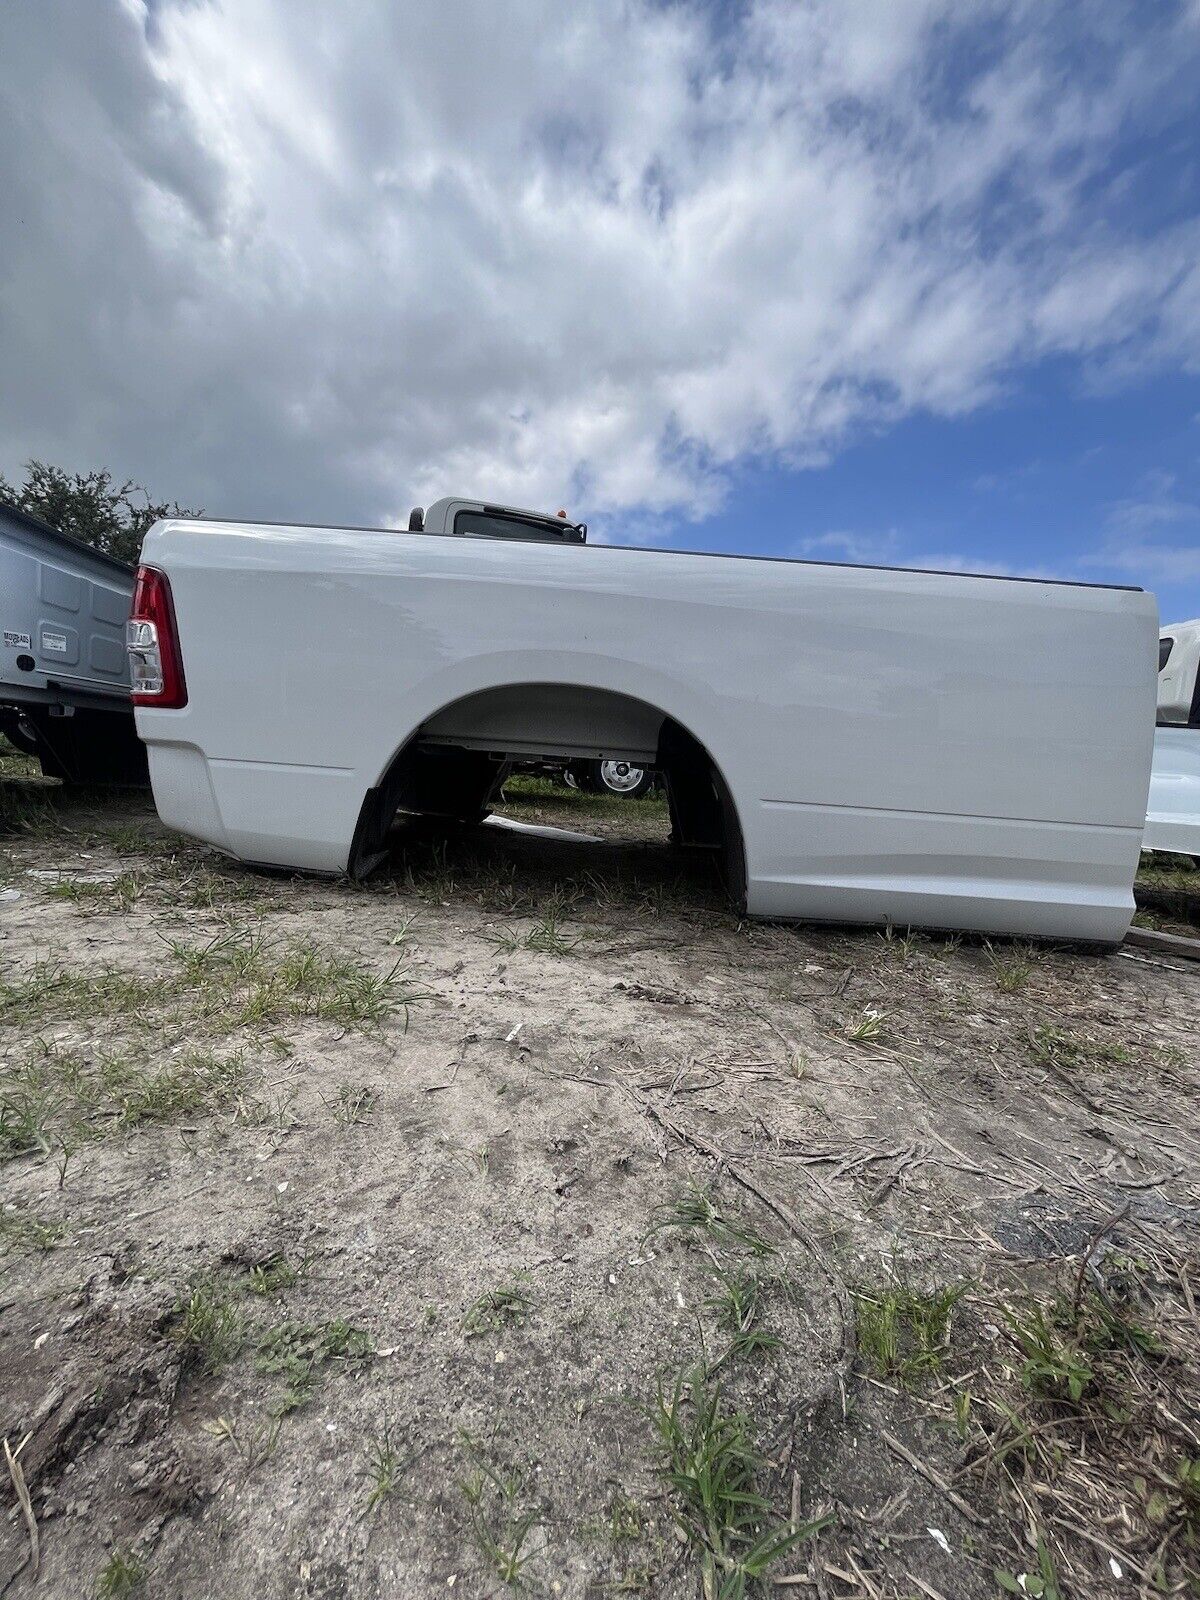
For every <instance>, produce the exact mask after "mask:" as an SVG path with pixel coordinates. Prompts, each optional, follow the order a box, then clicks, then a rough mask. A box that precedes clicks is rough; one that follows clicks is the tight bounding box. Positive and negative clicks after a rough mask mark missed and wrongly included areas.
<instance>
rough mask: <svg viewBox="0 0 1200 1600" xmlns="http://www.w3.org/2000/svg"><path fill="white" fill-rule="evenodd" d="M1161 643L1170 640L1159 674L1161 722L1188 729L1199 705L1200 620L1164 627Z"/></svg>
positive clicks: (1160, 636) (1159, 717)
mask: <svg viewBox="0 0 1200 1600" xmlns="http://www.w3.org/2000/svg"><path fill="white" fill-rule="evenodd" d="M1158 637H1159V640H1160V642H1162V641H1165V640H1168V639H1169V640H1170V642H1171V647H1170V652H1169V654H1168V656H1167V659H1166V661H1165V662H1164V663H1163V665H1162V666H1161V667H1160V668H1159V673H1158V720H1159V722H1160V723H1163V722H1169V723H1173V724H1175V725H1177V726H1180V727H1186V726H1187V725H1188V723H1189V721H1190V720H1191V718H1192V716H1193V714H1194V712H1195V710H1196V706H1197V699H1196V680H1197V677H1198V676H1200V621H1192V622H1177V623H1175V624H1173V625H1172V626H1171V627H1169V628H1163V630H1162V631H1161V633H1160V634H1159V636H1158Z"/></svg>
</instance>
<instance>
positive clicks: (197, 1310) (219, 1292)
mask: <svg viewBox="0 0 1200 1600" xmlns="http://www.w3.org/2000/svg"><path fill="white" fill-rule="evenodd" d="M174 1314H175V1318H176V1321H175V1326H174V1337H175V1338H176V1340H177V1341H178V1342H179V1344H181V1345H182V1346H183V1349H184V1352H185V1356H186V1357H187V1358H188V1359H189V1360H192V1361H195V1362H197V1363H198V1364H199V1366H200V1367H201V1368H202V1369H203V1370H204V1371H205V1372H210V1373H211V1372H219V1371H220V1370H221V1368H222V1367H225V1366H228V1364H229V1363H230V1362H231V1361H232V1360H233V1359H234V1358H235V1357H236V1356H238V1355H239V1354H240V1353H241V1350H242V1346H243V1345H244V1344H245V1341H246V1329H245V1323H244V1320H243V1317H242V1312H241V1308H240V1307H239V1305H238V1303H237V1300H236V1299H235V1298H234V1296H233V1293H232V1292H231V1290H230V1287H229V1285H228V1284H226V1283H223V1282H221V1281H220V1280H219V1279H217V1278H215V1277H212V1276H205V1277H202V1278H199V1279H197V1280H196V1281H195V1282H194V1283H193V1284H192V1285H191V1287H190V1288H189V1289H187V1290H185V1291H184V1293H183V1294H181V1295H180V1297H179V1299H178V1300H177V1301H176V1302H175V1313H174Z"/></svg>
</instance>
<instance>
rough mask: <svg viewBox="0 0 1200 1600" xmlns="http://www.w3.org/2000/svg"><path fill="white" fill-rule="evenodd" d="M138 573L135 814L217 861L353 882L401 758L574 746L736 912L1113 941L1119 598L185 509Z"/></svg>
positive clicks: (1141, 599)
mask: <svg viewBox="0 0 1200 1600" xmlns="http://www.w3.org/2000/svg"><path fill="white" fill-rule="evenodd" d="M143 561H144V562H146V563H148V564H150V565H152V566H154V567H156V568H158V569H160V570H161V571H163V572H164V573H165V574H166V575H167V577H168V579H169V582H170V586H171V590H172V593H173V597H174V607H175V614H176V617H177V621H178V637H179V641H180V645H181V651H182V659H183V666H184V671H185V675H186V681H187V692H188V700H187V704H186V706H184V707H183V708H182V709H180V710H165V709H160V708H156V707H153V706H140V707H139V708H138V710H137V725H138V730H139V732H140V734H141V736H142V738H143V739H144V740H145V741H146V744H147V746H148V749H149V757H150V770H151V777H152V781H153V785H154V793H155V799H156V802H157V804H158V808H159V811H160V813H161V815H162V817H163V819H164V821H166V822H167V823H169V824H171V825H173V826H175V827H177V828H179V829H181V830H182V831H184V832H186V833H190V834H193V835H195V836H197V837H199V838H201V839H206V840H209V841H211V842H212V843H213V844H215V845H218V846H220V847H221V848H222V849H224V850H227V851H229V852H231V853H232V854H233V855H235V856H238V857H241V858H243V859H245V860H248V861H252V862H260V863H269V864H275V865H280V866H287V867H295V868H306V869H313V870H316V871H321V872H329V873H339V872H344V871H346V870H348V869H349V870H354V869H356V867H360V866H361V865H362V864H363V862H364V861H365V860H366V858H367V855H368V853H369V852H368V851H367V849H366V846H365V843H364V841H365V840H366V839H367V835H368V834H371V835H372V836H373V842H374V843H376V844H377V843H378V842H379V837H380V835H381V830H382V828H383V827H384V826H386V821H387V820H390V816H391V812H392V810H394V805H395V803H396V801H397V797H399V800H400V803H402V804H405V805H406V806H408V808H410V809H418V810H419V809H425V806H424V804H423V803H422V802H421V800H420V796H421V794H423V793H428V792H430V791H429V790H428V788H424V789H423V788H422V787H421V783H417V782H409V781H408V780H406V779H404V778H403V775H402V769H405V770H407V768H406V764H408V765H411V764H412V763H413V762H423V763H425V764H426V766H425V767H424V768H422V771H423V772H424V771H426V770H427V769H428V770H430V771H436V772H437V773H439V774H440V773H444V772H445V771H449V770H452V769H450V768H448V767H446V766H445V761H446V760H447V759H449V754H453V755H454V756H455V759H457V760H460V762H461V763H462V765H463V770H464V771H467V770H468V769H469V770H470V771H472V772H474V771H475V768H474V767H472V766H471V765H470V763H471V762H472V761H483V760H489V759H491V758H493V757H496V758H499V757H503V756H509V757H515V756H518V755H521V756H528V755H531V754H532V755H546V756H549V755H559V754H569V755H570V754H573V755H580V756H588V757H603V758H610V757H611V758H627V759H636V760H637V761H638V762H639V763H644V762H652V763H653V764H655V765H659V766H661V767H663V768H664V769H666V770H667V774H668V784H669V786H672V787H673V790H674V794H673V801H677V802H678V804H676V806H675V810H676V812H677V813H678V815H677V823H678V822H680V820H682V823H683V827H682V830H681V831H682V832H683V833H684V834H685V836H686V835H687V834H688V833H689V832H691V831H694V832H696V833H697V834H698V835H699V836H700V842H706V843H714V844H715V843H717V842H718V841H717V840H716V839H714V838H713V837H712V836H711V832H712V830H711V826H710V825H711V823H712V819H713V817H714V816H715V817H718V818H719V821H720V825H721V832H722V837H721V841H720V842H721V843H722V846H723V848H724V851H725V855H726V860H727V866H728V876H729V881H730V886H731V892H732V893H733V896H734V898H735V900H740V901H741V902H742V903H743V904H744V908H745V909H746V910H747V911H748V912H749V913H750V914H751V915H754V916H763V917H787V918H800V917H802V918H816V919H822V920H826V919H829V920H846V921H854V922H872V923H883V922H886V921H891V922H893V923H895V924H898V925H901V926H903V925H926V926H936V927H943V928H963V929H978V930H982V931H987V932H997V933H1011V934H1021V935H1049V936H1055V937H1069V938H1081V939H1088V940H1098V941H1106V942H1107V941H1116V940H1119V939H1120V938H1121V937H1122V936H1123V934H1124V932H1125V929H1126V926H1127V924H1128V922H1129V919H1130V916H1131V913H1132V910H1133V896H1132V886H1133V877H1134V872H1135V870H1136V866H1137V860H1138V852H1139V849H1140V846H1141V842H1142V829H1143V824H1144V821H1145V818H1146V798H1147V787H1148V781H1149V774H1150V762H1151V748H1152V743H1153V736H1154V711H1155V661H1156V651H1157V640H1158V621H1157V614H1156V608H1155V603H1154V599H1153V597H1152V596H1150V595H1146V594H1143V593H1141V592H1140V591H1135V590H1125V589H1115V588H1103V587H1092V586H1083V585H1065V584H1051V583H1040V582H1026V581H1020V580H1010V579H998V578H984V577H971V576H964V575H962V574H957V573H927V572H911V571H900V570H893V569H882V568H862V567H846V566H834V565H824V564H816V563H808V562H791V561H776V560H766V559H753V558H737V557H722V556H711V555H696V554H684V553H680V552H663V551H650V550H642V549H628V548H623V547H605V546H595V545H586V544H563V545H554V544H545V543H522V542H520V541H519V540H513V539H499V538H497V539H491V538H466V537H461V536H456V535H455V534H453V533H400V532H392V531H375V530H361V529H345V528H311V527H302V526H276V525H253V524H236V523H222V522H204V521H193V520H188V521H174V520H167V521H163V522H160V523H158V524H156V526H155V527H154V528H153V529H152V530H151V532H150V533H149V535H148V536H147V539H146V542H145V548H144V551H143ZM464 752H465V753H466V754H463V753H464ZM448 753H449V754H448ZM439 763H441V764H439ZM497 770H498V768H497ZM422 781H423V780H422ZM406 785H407V786H406ZM702 791H703V792H702ZM414 796H416V797H417V798H416V800H415V801H414V798H413V797H414ZM468 798H469V799H472V797H468ZM480 798H481V795H480V794H474V795H473V799H472V803H474V802H477V801H478V800H479V799H480ZM433 809H443V808H442V807H441V806H440V805H439V806H435V807H433ZM470 809H471V806H470V804H468V805H465V806H464V812H465V813H466V812H469V811H470ZM381 819H383V820H381ZM689 819H690V820H689ZM693 822H694V823H695V828H694V830H693V829H692V826H691V824H692V823H693Z"/></svg>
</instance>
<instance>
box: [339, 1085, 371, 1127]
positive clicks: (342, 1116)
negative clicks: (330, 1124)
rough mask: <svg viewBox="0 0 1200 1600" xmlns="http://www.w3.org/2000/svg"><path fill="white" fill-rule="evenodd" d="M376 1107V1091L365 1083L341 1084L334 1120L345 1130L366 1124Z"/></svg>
mask: <svg viewBox="0 0 1200 1600" xmlns="http://www.w3.org/2000/svg"><path fill="white" fill-rule="evenodd" d="M374 1107H375V1091H374V1090H373V1089H368V1088H367V1086H366V1084H363V1083H339V1084H338V1092H337V1099H336V1100H335V1101H334V1102H333V1120H334V1121H335V1122H336V1123H339V1124H340V1125H341V1126H342V1127H343V1128H350V1127H353V1126H354V1124H355V1123H356V1122H365V1121H366V1120H367V1118H368V1117H369V1116H370V1115H371V1112H372V1111H373V1110H374Z"/></svg>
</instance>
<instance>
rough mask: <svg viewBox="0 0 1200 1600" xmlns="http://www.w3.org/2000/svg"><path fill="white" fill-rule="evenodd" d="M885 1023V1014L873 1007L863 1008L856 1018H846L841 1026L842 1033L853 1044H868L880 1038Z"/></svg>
mask: <svg viewBox="0 0 1200 1600" xmlns="http://www.w3.org/2000/svg"><path fill="white" fill-rule="evenodd" d="M886 1022H887V1015H886V1013H885V1012H882V1011H877V1010H876V1009H875V1007H874V1006H865V1007H864V1008H863V1010H862V1011H860V1012H859V1014H858V1016H857V1017H851V1018H848V1019H847V1020H846V1021H845V1022H844V1023H843V1024H842V1032H843V1033H844V1034H845V1036H846V1038H847V1039H849V1040H850V1041H851V1042H852V1043H854V1044H870V1043H872V1042H873V1041H874V1040H876V1039H879V1038H882V1036H883V1032H884V1024H885V1023H886Z"/></svg>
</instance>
